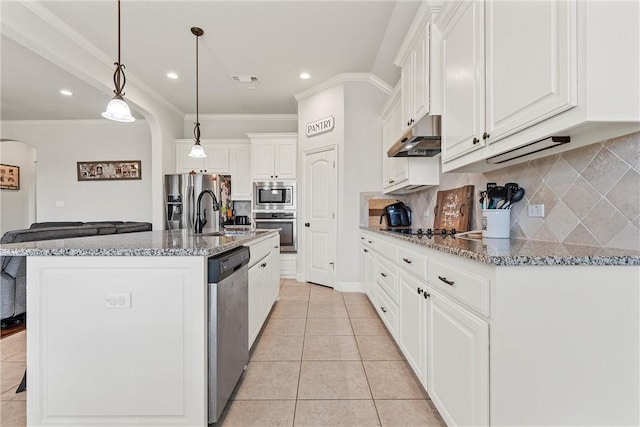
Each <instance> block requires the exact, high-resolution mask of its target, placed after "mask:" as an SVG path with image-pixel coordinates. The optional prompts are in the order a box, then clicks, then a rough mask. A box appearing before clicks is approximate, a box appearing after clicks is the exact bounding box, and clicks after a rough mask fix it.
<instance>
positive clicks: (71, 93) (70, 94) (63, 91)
mask: <svg viewBox="0 0 640 427" xmlns="http://www.w3.org/2000/svg"><path fill="white" fill-rule="evenodd" d="M60 93H61V94H63V95H64V96H72V95H73V92H71V91H70V90H67V89H60Z"/></svg>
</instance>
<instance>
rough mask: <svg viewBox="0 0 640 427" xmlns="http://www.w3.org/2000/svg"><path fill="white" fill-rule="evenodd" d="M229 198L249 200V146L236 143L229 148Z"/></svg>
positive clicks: (250, 190)
mask: <svg viewBox="0 0 640 427" xmlns="http://www.w3.org/2000/svg"><path fill="white" fill-rule="evenodd" d="M229 151H230V153H229V154H230V157H229V174H230V175H231V200H249V201H250V200H251V192H252V188H251V146H250V145H249V144H237V145H234V146H231V147H230V148H229Z"/></svg>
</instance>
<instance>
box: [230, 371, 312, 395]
mask: <svg viewBox="0 0 640 427" xmlns="http://www.w3.org/2000/svg"><path fill="white" fill-rule="evenodd" d="M299 375H300V362H249V367H248V368H247V372H246V373H245V376H244V378H243V379H242V384H240V387H239V388H238V392H237V393H236V395H235V397H234V399H235V400H273V399H275V400H291V399H295V398H296V391H297V388H298V377H299Z"/></svg>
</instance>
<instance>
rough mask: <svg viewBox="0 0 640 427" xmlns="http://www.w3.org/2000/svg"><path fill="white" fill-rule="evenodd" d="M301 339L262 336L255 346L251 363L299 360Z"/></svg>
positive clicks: (284, 336) (296, 337) (300, 337)
mask: <svg viewBox="0 0 640 427" xmlns="http://www.w3.org/2000/svg"><path fill="white" fill-rule="evenodd" d="M303 339H304V336H302V335H300V336H287V335H263V336H262V337H260V340H259V341H258V343H257V344H256V348H255V350H254V351H253V354H252V355H251V361H256V362H258V361H260V362H266V361H278V360H282V361H284V360H300V359H302V341H303Z"/></svg>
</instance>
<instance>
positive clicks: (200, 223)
mask: <svg viewBox="0 0 640 427" xmlns="http://www.w3.org/2000/svg"><path fill="white" fill-rule="evenodd" d="M205 194H208V195H210V196H211V199H212V201H213V204H212V208H213V211H214V212H215V211H218V210H220V206H219V205H218V200H217V199H216V195H215V194H213V191H211V190H203V191H201V192H200V194H198V203H197V206H196V234H201V233H202V229H203V228H204V226H205V225H207V213H206V211H205V212H203V215H202V216H203V218H200V204H201V203H202V197H203V196H204V195H205ZM216 231H217V230H216Z"/></svg>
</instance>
